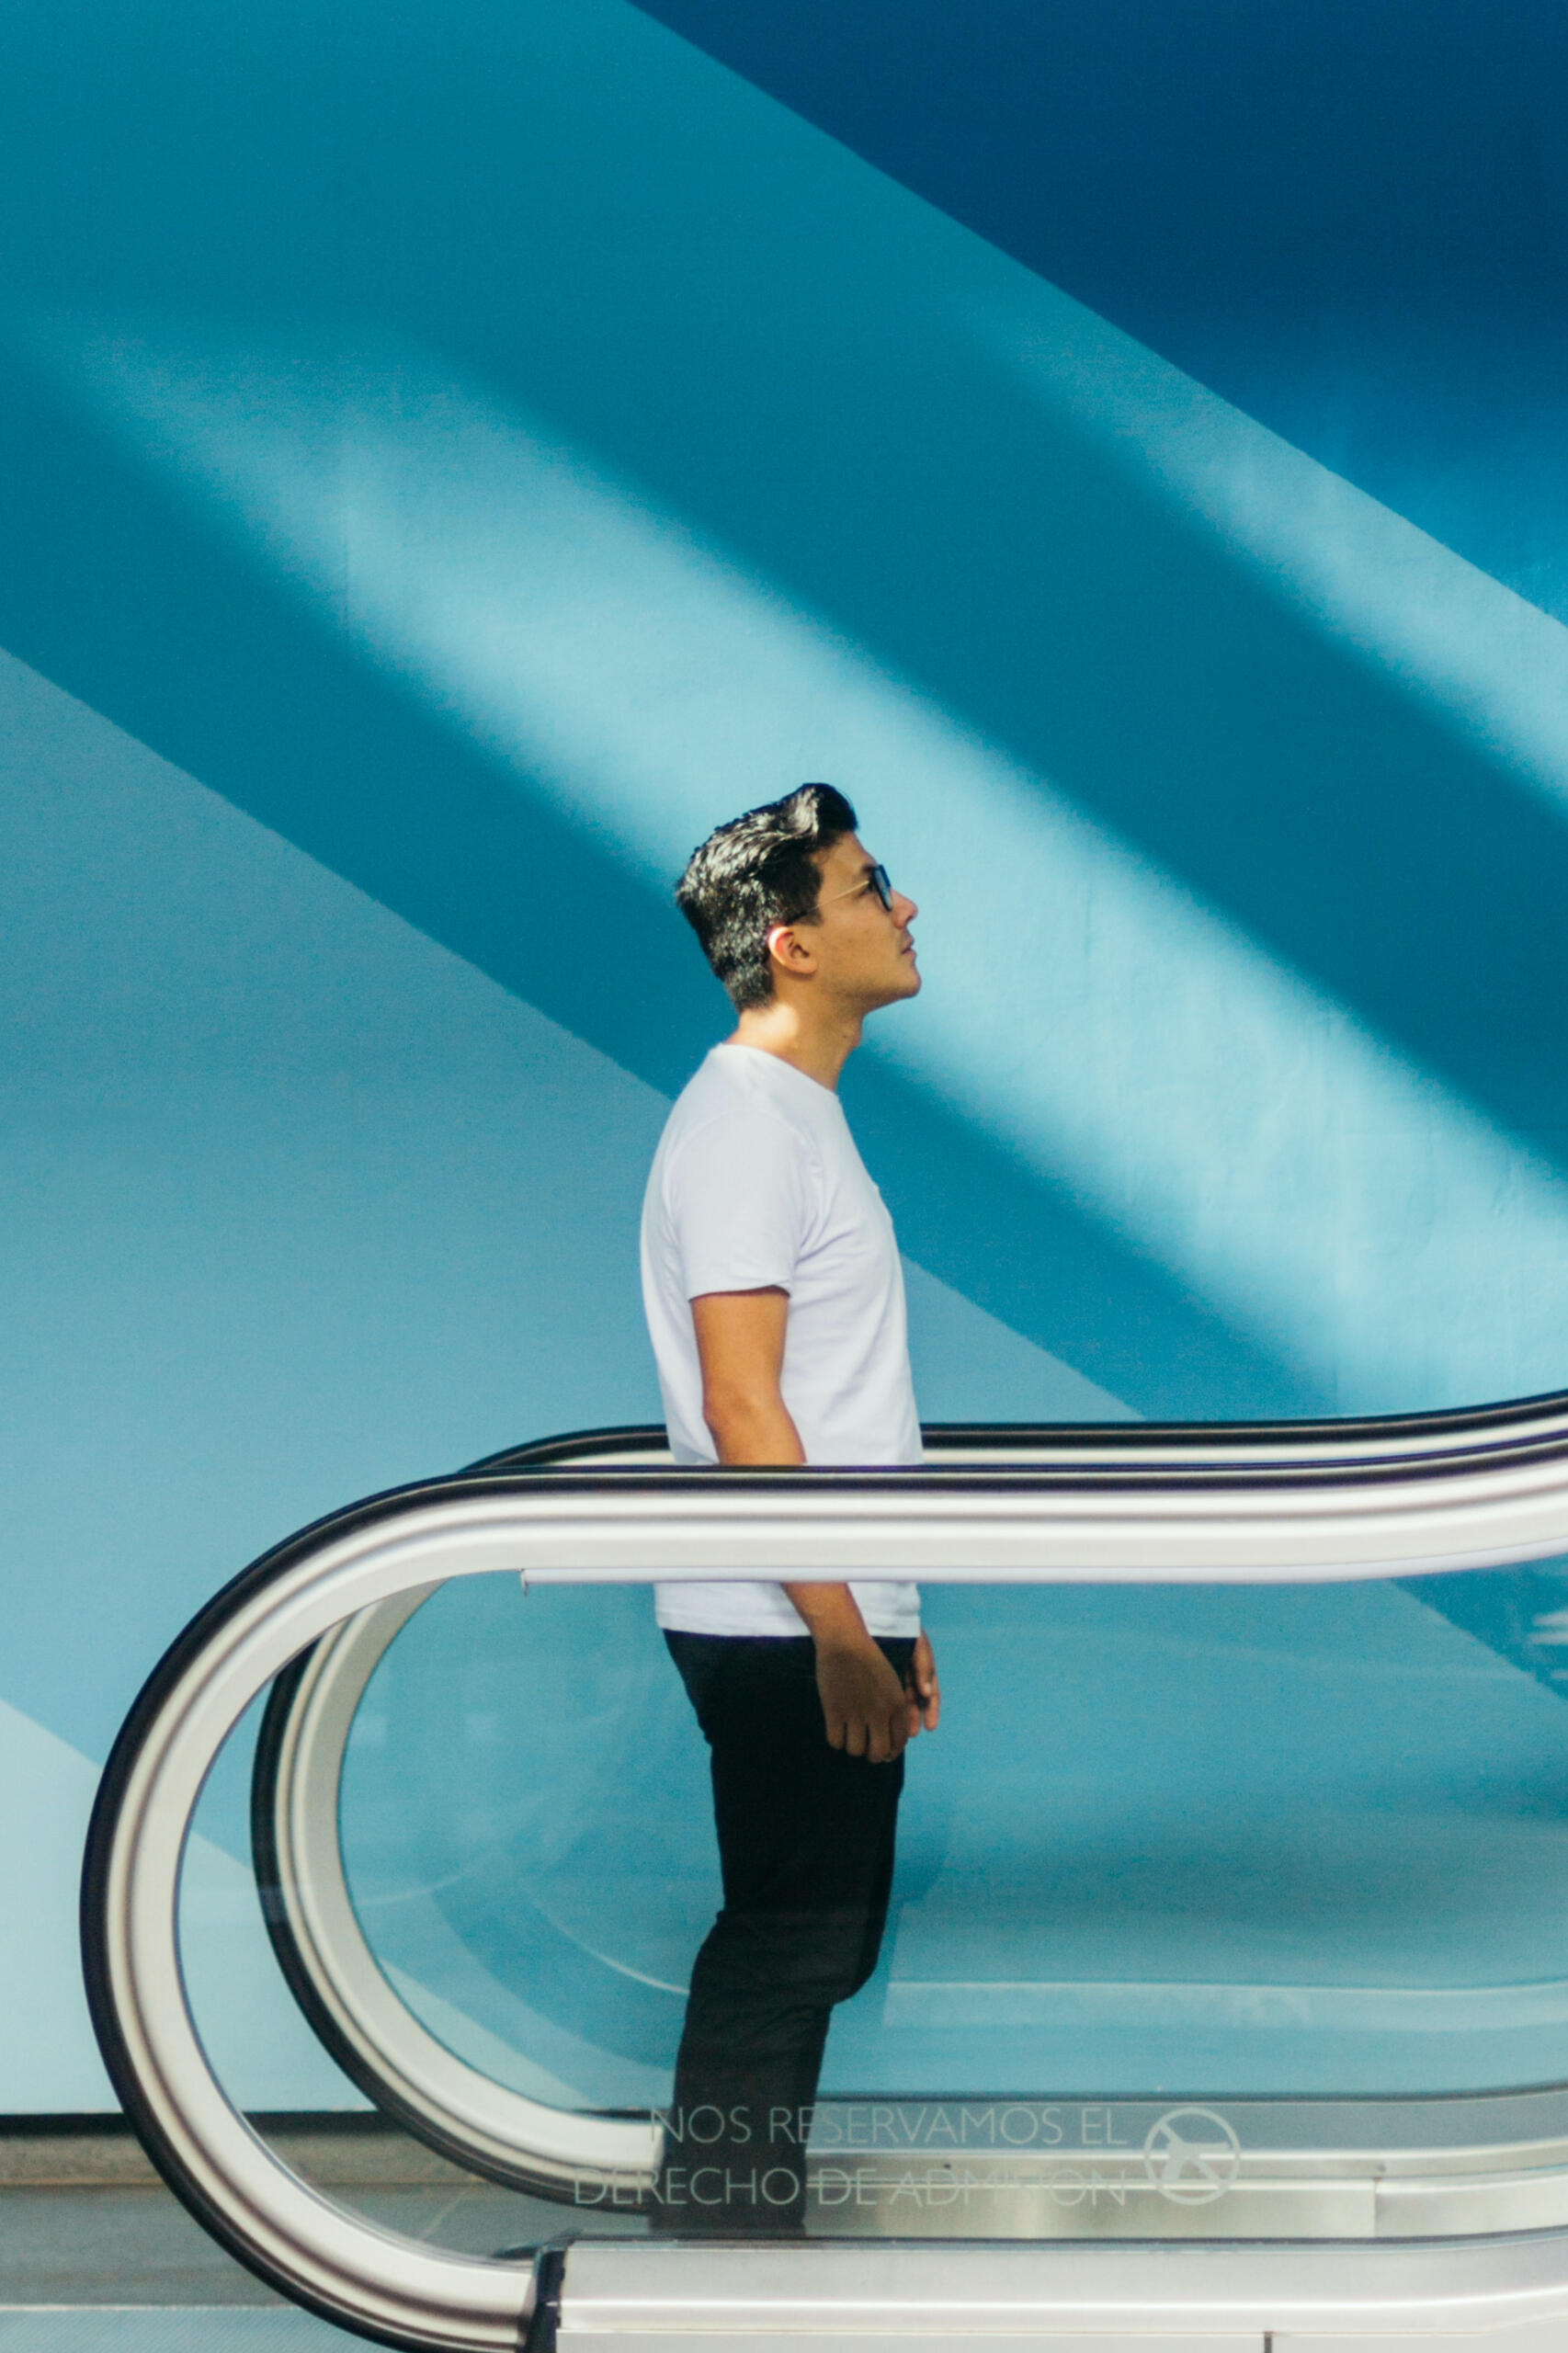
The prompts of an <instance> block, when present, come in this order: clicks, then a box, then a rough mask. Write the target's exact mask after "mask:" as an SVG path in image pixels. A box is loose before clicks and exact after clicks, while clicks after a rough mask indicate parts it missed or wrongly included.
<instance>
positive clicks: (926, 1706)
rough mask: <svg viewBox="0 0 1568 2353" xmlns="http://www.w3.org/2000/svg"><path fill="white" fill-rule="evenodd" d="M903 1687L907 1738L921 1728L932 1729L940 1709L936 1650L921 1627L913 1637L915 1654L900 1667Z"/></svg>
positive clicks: (940, 1700) (912, 1736)
mask: <svg viewBox="0 0 1568 2353" xmlns="http://www.w3.org/2000/svg"><path fill="white" fill-rule="evenodd" d="M903 1688H904V1692H905V1695H906V1699H907V1704H908V1710H909V1737H910V1739H911V1740H913V1739H914V1738H915V1733H917V1732H919V1731H921V1730H922V1729H924V1730H925V1731H926V1732H935V1731H936V1729H937V1720H938V1718H939V1717H940V1715H941V1712H942V1689H941V1686H940V1684H939V1683H938V1682H937V1654H936V1653H935V1651H933V1649H932V1648H931V1638H930V1636H929V1635H928V1634H926V1632H924V1631H922V1632H920V1633H919V1634H917V1635H916V1636H915V1655H914V1657H913V1658H912V1659H911V1660H910V1662H909V1665H908V1666H907V1667H906V1668H905V1670H904V1677H903Z"/></svg>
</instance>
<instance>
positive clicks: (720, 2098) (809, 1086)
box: [642, 784, 939, 2235]
mask: <svg viewBox="0 0 1568 2353" xmlns="http://www.w3.org/2000/svg"><path fill="white" fill-rule="evenodd" d="M856 822H857V821H856V816H855V812H854V810H853V809H852V808H851V807H850V805H849V803H848V801H846V800H845V798H844V796H843V794H842V793H839V792H835V790H833V788H832V787H831V786H830V785H825V784H807V785H802V786H801V789H800V790H799V791H797V792H792V793H790V795H789V796H788V797H787V798H786V799H784V800H782V801H773V802H770V803H768V804H767V806H766V807H764V808H760V809H753V810H751V811H749V812H748V813H747V814H746V815H744V816H743V817H738V818H736V819H735V820H734V821H733V823H732V824H727V825H722V826H720V828H719V829H718V831H717V832H716V833H714V834H713V835H710V838H709V839H708V840H707V841H705V842H704V843H703V845H702V847H700V849H699V850H697V851H696V852H695V853H694V854H693V856H692V858H691V859H690V861H689V862H688V864H687V869H686V871H685V873H684V875H683V876H682V878H681V881H680V884H679V887H678V889H677V892H676V899H677V902H678V904H679V905H680V907H681V909H682V911H683V913H684V914H685V915H687V918H688V920H689V921H690V923H691V925H692V926H693V928H694V930H695V931H696V933H697V936H698V938H699V940H700V941H701V944H702V947H703V949H704V951H705V953H706V954H707V957H708V960H709V962H710V964H711V966H712V968H713V970H714V972H715V973H716V974H717V975H718V977H719V979H720V980H721V981H722V983H723V985H724V987H725V989H726V990H727V992H728V994H729V995H730V998H731V1001H732V1003H733V1005H734V1007H735V1010H736V1014H737V1020H736V1024H735V1028H734V1029H733V1032H732V1034H731V1035H730V1037H729V1038H728V1039H726V1040H725V1041H724V1043H723V1044H722V1045H721V1046H716V1047H714V1048H713V1050H712V1051H711V1052H710V1054H709V1055H708V1057H707V1059H706V1061H705V1062H704V1063H703V1064H702V1066H701V1068H700V1069H699V1071H698V1073H697V1074H696V1076H695V1077H694V1078H693V1079H692V1080H691V1082H690V1084H689V1085H688V1086H687V1088H686V1089H685V1091H684V1093H683V1094H682V1095H681V1097H680V1099H679V1100H678V1102H677V1103H676V1106H675V1108H674V1110H673V1111H672V1112H671V1114H670V1118H669V1121H668V1124H667V1125H666V1127H665V1132H664V1136H663V1139H662V1140H661V1142H660V1145H659V1149H658V1153H657V1155H656V1157H655V1159H654V1162H653V1173H652V1175H651V1176H650V1178H649V1182H648V1192H647V1199H646V1201H645V1204H644V1208H643V1217H642V1287H643V1299H644V1302H645V1305H646V1309H647V1315H648V1324H649V1330H650V1332H651V1334H652V1336H653V1350H654V1354H655V1356H656V1358H657V1360H658V1368H659V1380H660V1384H661V1387H662V1390H663V1392H664V1401H665V1421H666V1423H667V1426H668V1429H669V1436H670V1445H671V1448H672V1449H673V1451H674V1453H675V1456H676V1461H679V1462H686V1463H713V1462H722V1463H752V1464H791V1463H812V1464H818V1463H858V1464H862V1465H866V1464H884V1463H906V1462H917V1461H919V1460H920V1425H919V1421H918V1419H917V1417H916V1415H915V1395H914V1390H913V1387H912V1384H911V1381H910V1373H909V1354H908V1347H907V1341H906V1336H905V1327H904V1303H903V1276H902V1273H901V1270H900V1267H899V1259H898V1250H897V1245H896V1244H895V1242H894V1240H893V1231H892V1220H891V1218H890V1217H889V1216H888V1213H887V1211H886V1209H885V1207H884V1206H883V1203H882V1199H881V1194H880V1193H879V1192H878V1190H877V1188H876V1187H875V1186H874V1185H873V1184H872V1183H871V1180H870V1178H869V1176H867V1174H866V1171H865V1168H864V1167H863V1165H861V1161H860V1156H859V1154H858V1152H857V1151H856V1149H855V1144H854V1141H853V1139H852V1138H851V1136H850V1133H849V1129H848V1126H847V1124H846V1120H845V1117H844V1111H843V1107H842V1105H841V1104H840V1102H839V1100H838V1097H837V1093H836V1091H835V1090H836V1087H837V1084H838V1077H839V1074H840V1072H841V1071H842V1069H843V1067H844V1064H845V1063H846V1060H847V1058H848V1056H849V1054H850V1053H851V1052H852V1051H854V1049H855V1047H856V1046H857V1045H858V1043H859V1040H860V1030H861V1025H862V1023H863V1022H864V1021H865V1018H866V1017H867V1015H868V1014H869V1013H874V1012H876V1011H877V1010H878V1008H879V1007H880V1006H887V1005H893V1004H896V1003H897V1002H898V1001H899V1000H900V999H901V998H903V997H910V996H914V995H915V992H916V991H917V990H918V988H919V986H920V975H919V972H917V970H916V967H915V946H914V942H913V940H912V939H911V938H910V928H909V927H910V925H911V923H912V922H913V920H914V917H915V913H916V909H915V904H914V902H913V901H912V900H909V899H906V898H903V897H902V896H900V894H899V893H898V892H895V891H893V890H892V887H891V886H890V884H889V881H888V878H887V875H886V873H885V871H884V870H883V869H882V868H881V866H879V865H878V864H877V863H876V862H875V861H874V860H873V859H872V858H870V857H869V855H868V853H867V851H866V850H865V849H864V847H862V846H861V843H860V842H859V840H858V837H857V834H856ZM657 1610H658V1618H659V1623H660V1625H661V1626H662V1627H663V1629H664V1631H665V1640H666V1641H667V1643H668V1644H669V1647H670V1650H671V1652H672V1654H673V1655H674V1658H675V1662H676V1666H677V1667H678V1668H679V1670H680V1673H681V1676H682V1678H683V1680H684V1682H685V1684H686V1687H687V1692H688V1694H689V1695H690V1698H691V1701H692V1704H693V1706H694V1708H695V1709H696V1711H697V1716H698V1721H699V1723H700V1725H701V1727H702V1731H703V1733H704V1734H705V1736H706V1738H707V1740H708V1743H709V1746H710V1751H711V1768H712V1780H713V1805H714V1817H715V1822H716V1825H717V1829H718V1835H719V1854H720V1861H721V1865H722V1874H723V1887H724V1903H723V1908H722V1911H721V1912H720V1914H719V1916H718V1919H717V1920H716V1921H715V1923H714V1926H713V1927H712V1930H711V1931H710V1935H709V1937H708V1938H707V1941H706V1942H705V1943H704V1945H703V1947H702V1949H701V1951H700V1952H699V1955H698V1958H697V1962H696V1966H695V1968H694V1970H693V1972H692V1981H691V1993H690V1997H689V2000H688V2002H687V2014H686V2024H685V2029H684V2032H683V2034H682V2037H681V2044H680V2052H679V2055H678V2058H677V2060H676V2082H675V2093H674V2097H673V2100H672V2103H671V2109H670V2114H669V2120H668V2125H667V2127H666V2131H665V2163H664V2168H663V2170H662V2172H661V2175H660V2178H659V2183H658V2185H657V2193H656V2197H655V2202H654V2207H653V2221H654V2227H655V2228H656V2229H662V2230H667V2231H672V2232H676V2233H680V2234H693V2233H697V2232H729V2233H732V2234H744V2235H752V2234H759V2233H764V2232H769V2233H771V2232H782V2233H785V2234H798V2233H799V2232H800V2231H801V2229H802V2228H803V2219H804V2210H805V2159H804V2143H805V2137H806V2132H807V2131H808V2130H809V2124H810V2109H811V2105H812V2099H813V2097H814V2096H815V2092H816V2085H817V2077H818V2075H819V2073H820V2071H821V2067H822V2057H823V2048H824V2043H825V2041H826V2039H827V2029H828V2023H829V2018H830V2016H831V2013H832V2009H833V2006H834V2004H835V2003H836V2002H841V2001H844V2000H846V1998H847V1997H848V1996H849V1995H851V1994H853V1993H855V1992H856V1991H857V1990H858V1988H859V1987H860V1986H861V1985H863V1984H865V1982H866V1980H867V1978H868V1977H869V1975H870V1973H871V1971H872V1969H873V1968H874V1967H875V1965H876V1960H877V1953H878V1949H879V1947H880V1945H881V1935H882V1928H883V1925H884V1922H885V1919H886V1915H887V1903H888V1892H889V1887H890V1884H891V1881H892V1859H893V1831H894V1824H895V1820H896V1815H897V1810H898V1800H899V1792H900V1790H901V1788H902V1786H903V1749H904V1746H905V1744H906V1743H907V1742H908V1741H909V1740H910V1739H911V1738H912V1737H913V1736H914V1734H915V1733H916V1732H918V1731H919V1730H920V1729H921V1728H922V1727H923V1726H924V1727H926V1728H934V1727H935V1725H936V1722H937V1711H938V1704H939V1703H938V1695H937V1675H936V1666H935V1663H934V1661H933V1658H932V1654H931V1647H930V1644H929V1643H928V1642H927V1641H926V1637H925V1635H924V1634H923V1633H922V1632H921V1631H920V1619H919V1595H918V1593H917V1592H916V1590H915V1587H914V1586H911V1585H903V1584H879V1583H869V1584H859V1585H849V1584H820V1585H819V1584H802V1585H747V1584H739V1583H733V1582H730V1583H725V1582H716V1583H710V1584H681V1585H662V1586H659V1587H658V1588H657Z"/></svg>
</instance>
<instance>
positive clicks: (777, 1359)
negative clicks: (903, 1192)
mask: <svg viewBox="0 0 1568 2353" xmlns="http://www.w3.org/2000/svg"><path fill="white" fill-rule="evenodd" d="M789 1314H790V1295H789V1293H788V1291H784V1290H777V1289H774V1290H716V1291H705V1292H704V1293H703V1294H702V1295H701V1297H700V1298H698V1299H694V1300H693V1301H692V1302H691V1316H692V1322H693V1324H694V1325H695V1326H696V1330H697V1353H698V1357H699V1360H700V1363H701V1367H702V1418H703V1420H704V1421H705V1422H706V1423H707V1425H708V1427H709V1429H710V1431H711V1432H712V1436H713V1443H714V1445H715V1447H716V1448H717V1449H718V1452H719V1460H720V1461H721V1462H728V1463H756V1465H758V1466H759V1467H760V1466H763V1465H769V1466H771V1465H778V1464H792V1463H803V1462H804V1461H805V1459H806V1453H805V1449H804V1447H802V1445H801V1434H800V1432H799V1430H797V1429H796V1427H795V1425H794V1423H793V1421H792V1420H791V1419H790V1410H789V1407H788V1406H787V1405H786V1404H785V1403H784V1396H783V1392H782V1390H781V1389H780V1387H779V1376H780V1374H781V1373H782V1371H783V1367H784V1332H785V1325H786V1324H787V1322H788V1320H789ZM784 1590H785V1592H786V1593H787V1594H788V1595H789V1597H790V1600H791V1602H792V1603H793V1604H794V1606H795V1608H796V1609H797V1610H798V1611H799V1612H800V1615H801V1620H802V1621H803V1623H804V1625H805V1627H806V1630H807V1631H808V1632H809V1633H810V1635H811V1637H812V1642H813V1643H815V1644H816V1663H817V1689H818V1691H819V1692H820V1693H821V1695H822V1707H823V1721H824V1724H825V1726H826V1730H827V1737H828V1740H829V1742H830V1743H831V1744H832V1745H833V1746H834V1747H835V1748H843V1749H846V1750H847V1751H848V1753H849V1755H850V1756H869V1758H870V1759H871V1761H872V1763H873V1764H878V1765H881V1764H885V1763H886V1762H887V1761H888V1759H889V1758H890V1757H893V1756H898V1755H899V1754H900V1753H901V1752H902V1750H903V1746H904V1744H905V1742H906V1741H907V1740H908V1739H909V1738H910V1737H911V1735H912V1734H913V1733H915V1732H917V1731H918V1730H919V1729H920V1726H921V1724H922V1722H931V1723H934V1722H936V1713H935V1691H936V1679H935V1673H934V1671H933V1670H932V1669H931V1668H930V1666H929V1665H928V1661H929V1656H930V1646H929V1644H924V1653H925V1656H924V1658H923V1659H922V1660H920V1661H917V1664H918V1665H921V1666H922V1667H923V1668H924V1671H925V1674H926V1676H927V1677H929V1693H927V1692H926V1688H925V1686H924V1684H922V1685H921V1686H920V1689H919V1697H918V1698H916V1696H915V1693H914V1692H912V1691H911V1690H909V1689H906V1688H905V1687H904V1685H903V1684H902V1683H901V1682H900V1681H899V1678H898V1677H897V1676H896V1675H895V1674H894V1672H893V1670H892V1667H891V1666H890V1665H889V1664H888V1661H887V1659H886V1658H885V1657H884V1655H883V1654H882V1653H881V1650H880V1649H879V1648H878V1646H877V1644H876V1643H874V1642H873V1641H872V1639H871V1637H870V1635H869V1633H868V1632H867V1631H866V1621H865V1620H864V1619H863V1618H862V1617H861V1615H860V1612H859V1609H858V1608H857V1606H856V1601H855V1597H854V1595H853V1594H852V1593H851V1592H850V1590H849V1587H848V1586H846V1585H787V1586H785V1587H784Z"/></svg>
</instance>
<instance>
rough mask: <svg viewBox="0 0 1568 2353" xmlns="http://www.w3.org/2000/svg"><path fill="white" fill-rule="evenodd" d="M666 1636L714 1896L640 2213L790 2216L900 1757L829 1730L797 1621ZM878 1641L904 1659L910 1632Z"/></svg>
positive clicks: (678, 2219)
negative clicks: (714, 1846) (659, 2149)
mask: <svg viewBox="0 0 1568 2353" xmlns="http://www.w3.org/2000/svg"><path fill="white" fill-rule="evenodd" d="M665 1641H666V1642H667V1643H668V1644H669V1647H670V1652H671V1655H672V1656H673V1657H674V1659H675V1663H676V1666H677V1667H678V1668H679V1669H680V1673H681V1679H682V1681H683V1682H684V1683H685V1685H686V1688H687V1693H688V1694H689V1696H690V1699H691V1703H692V1706H693V1707H694V1708H695V1709H696V1711H697V1720H698V1722H699V1724H700V1725H701V1727H702V1730H703V1733H704V1735H705V1736H706V1738H707V1741H708V1745H709V1748H710V1752H711V1758H710V1762H711V1768H712V1777H713V1818H714V1824H715V1826H716V1828H717V1830H718V1834H719V1861H720V1866H721V1869H722V1874H723V1883H724V1903H723V1909H722V1911H721V1912H720V1914H719V1916H718V1918H717V1919H716V1920H715V1922H714V1923H713V1926H712V1927H711V1929H710V1931H709V1934H708V1937H707V1939H706V1941H705V1942H704V1944H703V1947H702V1949H701V1951H700V1952H699V1954H698V1956H697V1961H696V1965H695V1967H694V1968H693V1970H692V1972H691V1993H690V1995H689V1998H688V2000H687V2009H686V2026H685V2029H684V2031H683V2032H682V2035H681V2040H680V2051H679V2054H678V2056H677V2058H676V2081H675V2093H674V2097H673V2099H672V2101H671V2105H670V2110H669V2113H668V2117H667V2120H666V2123H665V2160H664V2165H663V2167H662V2169H661V2171H660V2175H659V2179H658V2183H657V2185H656V2191H655V2197H654V2201H653V2228H654V2230H656V2231H668V2232H674V2233H676V2234H680V2235H682V2236H688V2237H689V2236H693V2235H697V2234H715V2233H721V2234H722V2233H727V2234H731V2235H737V2236H754V2235H756V2234H762V2233H783V2234H799V2233H800V2231H801V2229H802V2228H803V2223H804V2214H805V2141H806V2135H807V2132H808V2131H809V2128H810V2109H811V2105H812V2100H813V2099H814V2098H815V2097H816V2088H817V2077H818V2075H820V2073H821V2071H822V2057H823V2048H824V2044H825V2042H826V2040H827V2029H828V2021H829V2018H830V2016H831V2013H832V2010H833V2006H834V2004H835V2002H843V2001H846V2000H847V1999H848V1997H849V1995H851V1994H855V1993H858V1991H859V1989H860V1987H861V1986H862V1985H863V1984H865V1983H866V1980H867V1979H868V1978H869V1975H870V1974H871V1972H872V1970H873V1969H874V1968H875V1967H876V1965H877V1954H878V1951H879V1949H881V1940H882V1928H883V1926H884V1924H885V1922H886V1919H887V1908H888V1893H889V1890H890V1888H891V1886H892V1862H893V1837H894V1832H895V1829H896V1826H897V1820H898V1800H899V1792H900V1790H902V1789H903V1758H902V1757H900V1758H899V1759H898V1760H897V1761H896V1762H895V1763H892V1764H889V1765H871V1764H869V1763H868V1762H867V1761H866V1760H865V1758H864V1757H857V1756H846V1755H845V1753H844V1752H843V1750H842V1749H837V1748H830V1747H829V1745H828V1742H827V1735H826V1733H825V1732H824V1727H823V1713H822V1701H821V1699H819V1697H818V1695H817V1687H816V1653H815V1647H814V1645H813V1643H812V1641H811V1638H810V1637H809V1636H802V1637H801V1639H800V1640H798V1641H797V1640H795V1639H794V1638H792V1637H791V1636H789V1635H769V1634H763V1635H751V1634H680V1633H670V1634H666V1635H665ZM880 1648H881V1651H882V1652H883V1654H884V1655H885V1656H886V1657H887V1659H888V1660H889V1662H890V1664H891V1665H892V1666H893V1668H894V1669H895V1671H896V1672H897V1673H898V1674H899V1675H900V1676H901V1677H902V1676H903V1673H904V1670H905V1668H906V1667H907V1666H908V1665H909V1662H910V1659H911V1657H912V1656H913V1654H914V1650H915V1644H914V1642H913V1640H898V1641H894V1640H888V1641H883V1642H882V1643H881V1644H880Z"/></svg>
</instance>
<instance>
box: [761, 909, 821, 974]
mask: <svg viewBox="0 0 1568 2353" xmlns="http://www.w3.org/2000/svg"><path fill="white" fill-rule="evenodd" d="M767 952H768V955H769V956H770V957H771V959H772V960H773V961H774V963H775V964H777V965H778V967H779V969H780V971H782V972H788V973H789V974H790V977H791V978H792V979H794V980H798V981H799V980H804V979H806V978H807V977H808V975H809V974H811V973H812V972H815V971H816V968H817V954H816V949H814V948H813V947H812V944H811V939H810V936H809V934H808V933H807V932H806V930H805V926H803V925H802V926H797V925H795V924H792V923H776V924H775V925H774V926H773V928H772V930H771V931H770V932H769V933H768V935H767Z"/></svg>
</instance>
